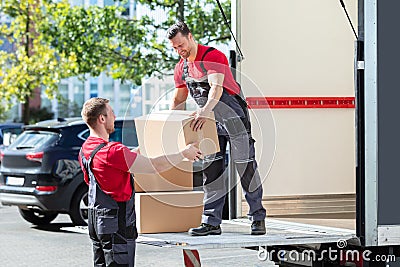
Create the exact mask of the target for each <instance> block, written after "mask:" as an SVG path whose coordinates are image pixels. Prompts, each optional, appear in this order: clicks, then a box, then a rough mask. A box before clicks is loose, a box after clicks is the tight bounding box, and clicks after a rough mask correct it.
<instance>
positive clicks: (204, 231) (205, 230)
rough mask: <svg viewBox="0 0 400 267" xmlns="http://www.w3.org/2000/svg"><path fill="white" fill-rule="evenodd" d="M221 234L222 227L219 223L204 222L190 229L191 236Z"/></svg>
mask: <svg viewBox="0 0 400 267" xmlns="http://www.w3.org/2000/svg"><path fill="white" fill-rule="evenodd" d="M220 234H221V227H220V226H219V225H217V226H213V225H211V224H207V223H202V224H200V226H199V227H197V228H190V229H189V235H191V236H204V235H220Z"/></svg>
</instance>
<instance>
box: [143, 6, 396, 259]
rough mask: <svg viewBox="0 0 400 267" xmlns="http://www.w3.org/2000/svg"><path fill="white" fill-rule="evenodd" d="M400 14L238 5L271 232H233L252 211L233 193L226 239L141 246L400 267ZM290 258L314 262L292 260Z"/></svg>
mask: <svg viewBox="0 0 400 267" xmlns="http://www.w3.org/2000/svg"><path fill="white" fill-rule="evenodd" d="M398 10H400V2H399V1H377V0H359V1H357V0H345V1H340V0H337V1H336V0H251V1H250V0H232V27H233V32H234V33H235V35H236V37H237V40H238V43H239V47H240V48H241V51H242V53H243V55H244V57H242V56H241V55H240V53H239V55H238V56H237V58H238V61H237V62H235V60H233V63H237V66H236V68H237V71H236V77H237V79H238V81H239V82H240V83H241V86H242V89H243V92H244V94H245V96H246V99H247V102H248V104H249V107H250V111H251V112H250V113H251V119H252V132H253V135H254V138H255V139H256V150H257V160H258V163H259V169H260V173H261V176H262V177H263V178H264V179H263V186H264V197H263V201H264V205H265V206H266V208H267V213H268V218H267V235H265V236H256V237H254V236H250V235H249V233H244V232H243V231H239V230H238V228H240V227H242V226H245V225H246V222H245V220H242V219H235V217H238V218H240V217H242V216H245V215H246V213H247V207H246V203H245V200H244V199H243V197H241V196H242V195H241V192H240V186H238V187H237V188H236V189H234V190H232V192H230V200H231V202H230V205H231V207H230V218H231V220H229V221H226V222H225V223H224V224H223V234H222V235H221V236H218V237H190V236H188V235H187V234H186V233H182V234H180V233H176V234H154V235H142V236H141V237H139V242H144V243H149V244H156V245H160V246H168V247H181V248H183V249H184V250H186V251H192V252H193V251H195V250H198V249H203V248H230V247H231V248H232V247H243V248H256V249H257V250H259V255H260V257H261V258H262V257H263V255H266V254H267V253H270V252H272V251H274V252H276V251H279V253H270V254H271V257H270V258H269V259H272V260H273V261H274V262H275V263H276V264H279V265H282V266H283V265H286V266H293V265H300V266H302V265H308V266H325V265H326V266H328V265H329V266H332V265H334V266H340V265H341V266H395V265H396V263H398V262H399V258H398V257H399V251H400V250H399V249H400V246H399V245H400V212H399V210H398V207H397V206H398V203H400V194H399V190H400V178H399V174H398V168H397V167H398V166H399V157H398V154H399V151H400V138H399V136H400V130H399V129H400V127H399V126H398V125H397V124H398V123H397V122H398V117H397V114H399V112H398V111H397V110H396V107H398V101H399V99H400V90H399V89H400V88H399V81H398V80H399V77H400V73H399V72H398V69H399V67H398V64H399V62H400V50H399V47H400V38H399V37H398V36H397V35H398V34H396V33H397V28H398V25H400V16H399V15H398ZM350 21H351V23H350ZM238 51H239V50H238ZM233 59H236V57H234V58H233ZM231 176H232V177H231V179H233V177H234V175H231ZM232 183H233V184H234V183H235V181H233V182H232ZM235 196H237V197H236V198H235ZM248 226H249V225H248V224H247V226H246V227H247V228H248ZM247 228H246V229H247ZM294 251H295V252H297V253H301V252H304V251H307V252H308V253H309V254H311V255H313V256H314V257H311V258H310V257H309V258H307V257H303V258H302V259H300V258H298V257H297V258H293V257H292V258H291V257H290V255H291V253H292V252H294ZM330 253H331V254H330ZM191 255H192V256H193V255H197V257H198V254H196V253H194V254H191ZM396 260H397V261H396ZM188 266H189V265H188Z"/></svg>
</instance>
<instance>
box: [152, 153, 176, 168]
mask: <svg viewBox="0 0 400 267" xmlns="http://www.w3.org/2000/svg"><path fill="white" fill-rule="evenodd" d="M183 160H184V157H183V155H182V153H176V154H171V155H166V156H165V155H163V156H159V157H156V158H152V159H150V161H151V163H152V165H153V166H154V168H155V170H156V172H164V171H167V170H169V169H171V168H172V167H174V166H176V165H177V164H178V163H180V162H182V161H183Z"/></svg>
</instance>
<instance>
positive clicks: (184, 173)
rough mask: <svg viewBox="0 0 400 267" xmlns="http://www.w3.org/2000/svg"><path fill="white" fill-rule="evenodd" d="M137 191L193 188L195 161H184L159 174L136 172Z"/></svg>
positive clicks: (186, 189)
mask: <svg viewBox="0 0 400 267" xmlns="http://www.w3.org/2000/svg"><path fill="white" fill-rule="evenodd" d="M134 176H135V179H134V181H135V192H155V191H190V190H193V163H192V162H190V161H182V162H181V163H178V164H177V165H176V166H175V167H173V168H171V169H169V170H167V171H165V172H161V173H157V174H140V173H135V174H134Z"/></svg>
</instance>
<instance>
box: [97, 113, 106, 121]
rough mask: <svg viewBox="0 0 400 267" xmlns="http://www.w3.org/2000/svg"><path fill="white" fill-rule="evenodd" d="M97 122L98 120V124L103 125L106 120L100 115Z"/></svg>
mask: <svg viewBox="0 0 400 267" xmlns="http://www.w3.org/2000/svg"><path fill="white" fill-rule="evenodd" d="M98 120H99V122H100V123H104V122H105V121H106V119H105V118H104V116H103V115H100V116H99V118H98Z"/></svg>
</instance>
